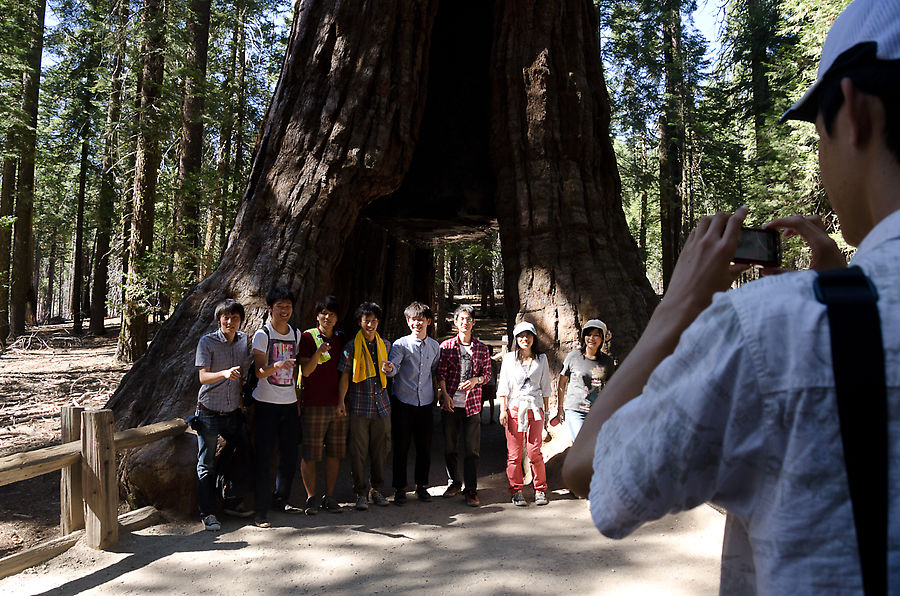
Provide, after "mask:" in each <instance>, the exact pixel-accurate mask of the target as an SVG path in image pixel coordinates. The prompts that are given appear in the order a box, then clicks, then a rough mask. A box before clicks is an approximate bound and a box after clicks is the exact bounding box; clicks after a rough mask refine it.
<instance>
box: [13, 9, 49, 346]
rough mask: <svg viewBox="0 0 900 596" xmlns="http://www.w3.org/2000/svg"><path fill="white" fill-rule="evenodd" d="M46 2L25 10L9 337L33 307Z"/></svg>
mask: <svg viewBox="0 0 900 596" xmlns="http://www.w3.org/2000/svg"><path fill="white" fill-rule="evenodd" d="M46 6H47V2H46V0H32V3H31V7H30V9H29V10H28V27H27V31H28V32H29V35H30V36H31V38H30V41H29V49H28V63H27V65H26V69H25V73H24V75H23V77H22V114H23V116H24V118H25V121H26V126H23V127H19V128H20V130H19V131H18V132H17V133H16V139H17V141H19V147H20V151H21V153H20V156H21V157H20V158H19V172H18V176H19V177H18V180H17V188H16V208H15V214H16V224H15V238H14V240H13V258H12V279H11V280H10V290H9V301H10V308H9V326H10V331H9V333H10V337H13V338H14V337H18V336H20V335H22V334H23V333H25V317H26V313H27V312H28V305H27V302H28V301H29V300H31V301H32V308H34V309H35V310H37V308H36V307H37V305H36V304H35V302H34V301H35V297H36V290H35V288H34V286H33V285H32V278H33V276H34V269H33V260H32V258H33V257H34V234H33V233H34V230H33V227H34V159H35V153H36V145H37V115H38V95H39V93H40V85H41V53H42V51H43V49H44V11H45V9H46Z"/></svg>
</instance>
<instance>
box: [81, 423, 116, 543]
mask: <svg viewBox="0 0 900 596" xmlns="http://www.w3.org/2000/svg"><path fill="white" fill-rule="evenodd" d="M81 421H82V424H81V432H82V434H81V461H82V468H81V470H82V485H83V491H84V503H85V505H86V511H85V520H84V521H85V542H87V545H88V546H90V547H92V548H97V549H106V548H109V547H111V546H114V545H115V544H116V543H117V542H118V540H119V522H118V516H117V513H118V506H119V492H118V490H117V486H116V447H115V440H114V435H113V413H112V410H93V411H87V412H83V413H82V414H81Z"/></svg>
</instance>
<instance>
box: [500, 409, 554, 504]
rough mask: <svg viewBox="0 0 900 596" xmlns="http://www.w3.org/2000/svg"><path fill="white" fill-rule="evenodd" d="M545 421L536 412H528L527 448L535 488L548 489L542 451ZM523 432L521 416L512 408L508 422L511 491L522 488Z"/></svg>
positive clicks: (508, 474) (507, 450) (507, 443)
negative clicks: (520, 422)
mask: <svg viewBox="0 0 900 596" xmlns="http://www.w3.org/2000/svg"><path fill="white" fill-rule="evenodd" d="M543 423H544V421H543V420H535V418H534V412H528V428H527V429H526V435H527V446H526V448H527V450H528V459H529V460H531V477H532V478H533V479H534V490H541V491H546V490H547V472H546V470H545V469H544V455H543V454H542V453H541V443H543V439H544V438H543V431H544V424H543ZM522 442H523V440H522V432H521V431H520V430H519V417H518V412H517V411H516V410H510V412H509V419H508V420H507V422H506V477H507V478H508V479H509V492H510V493H515V492H518V491H520V490H522V487H523V486H524V479H523V478H522V476H523V474H522Z"/></svg>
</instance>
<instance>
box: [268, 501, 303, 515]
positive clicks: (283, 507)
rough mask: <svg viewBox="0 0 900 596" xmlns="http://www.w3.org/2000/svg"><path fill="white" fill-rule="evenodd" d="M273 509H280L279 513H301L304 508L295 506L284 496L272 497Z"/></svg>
mask: <svg viewBox="0 0 900 596" xmlns="http://www.w3.org/2000/svg"><path fill="white" fill-rule="evenodd" d="M272 511H278V512H279V513H301V512H302V511H303V509H301V508H300V507H294V506H293V505H291V504H290V503H288V502H287V499H284V498H283V497H272Z"/></svg>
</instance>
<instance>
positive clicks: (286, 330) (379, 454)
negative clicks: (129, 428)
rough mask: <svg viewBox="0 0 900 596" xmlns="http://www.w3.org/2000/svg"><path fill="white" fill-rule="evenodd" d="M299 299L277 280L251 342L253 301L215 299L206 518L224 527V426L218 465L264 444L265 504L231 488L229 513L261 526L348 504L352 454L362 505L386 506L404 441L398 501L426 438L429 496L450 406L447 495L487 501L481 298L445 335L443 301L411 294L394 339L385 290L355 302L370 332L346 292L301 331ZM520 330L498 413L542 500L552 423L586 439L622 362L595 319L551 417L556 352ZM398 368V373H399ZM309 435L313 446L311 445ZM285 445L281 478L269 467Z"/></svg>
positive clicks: (205, 393)
mask: <svg viewBox="0 0 900 596" xmlns="http://www.w3.org/2000/svg"><path fill="white" fill-rule="evenodd" d="M293 305H294V296H293V294H292V293H291V292H290V291H289V290H288V289H287V288H283V287H276V288H273V289H272V290H271V291H270V292H269V293H268V294H267V295H266V307H267V309H268V320H267V321H266V322H265V324H264V325H263V326H262V327H261V328H260V329H259V330H258V331H256V333H255V334H254V335H253V338H252V342H251V346H250V347H252V351H251V350H250V349H249V348H248V339H247V336H246V335H245V334H244V333H243V332H241V331H240V328H241V325H242V323H243V321H244V308H243V306H242V305H241V304H240V303H239V302H237V301H235V300H230V299H229V300H225V301H223V302H222V303H220V304H219V305H218V306H217V308H216V310H215V319H216V322H217V324H218V329H217V330H216V331H213V332H212V333H208V334H206V335H204V336H203V337H202V338H201V339H200V342H199V344H198V346H197V353H196V360H195V364H196V366H197V367H198V369H199V375H200V383H201V387H200V392H199V396H198V400H197V410H196V416H195V418H194V420H193V426H194V428H195V429H196V431H197V437H198V448H199V454H198V460H197V481H198V486H197V502H198V507H199V509H200V515H201V518H202V520H203V524H204V527H205V528H206V529H207V530H218V529H219V528H220V524H219V522H218V520H217V518H216V515H215V513H216V493H217V488H218V489H220V490H221V489H222V484H221V480H222V476H221V475H217V474H216V446H217V441H218V437H219V436H221V437H222V438H223V439H225V441H226V442H227V444H228V445H229V446H230V449H228V450H225V451H224V452H223V454H222V455H221V456H220V461H219V467H220V469H222V468H227V467H230V463H229V462H228V461H223V460H222V458H225V459H228V458H230V457H233V454H235V453H238V454H239V453H241V452H243V453H245V454H247V453H252V454H253V456H252V459H253V470H254V472H253V476H254V478H253V481H254V488H253V493H254V501H253V510H250V509H247V508H246V507H245V506H244V505H243V504H242V501H241V499H240V498H239V497H231V498H226V499H225V503H224V512H225V513H226V514H229V515H236V516H241V517H250V516H251V515H252V516H254V517H255V521H254V523H255V525H257V526H259V527H269V525H270V523H269V521H268V516H267V514H268V512H269V510H274V511H282V512H284V511H288V512H301V511H302V512H305V513H306V514H308V515H314V514H316V513H317V512H318V511H319V510H324V511H328V512H332V513H340V512H341V511H342V507H341V505H340V504H339V503H338V501H337V500H336V499H335V497H334V490H335V485H336V484H337V478H338V472H339V469H340V463H341V460H342V459H343V458H344V457H349V459H350V470H351V474H352V479H353V490H354V493H355V496H356V505H355V506H356V509H357V510H360V511H363V510H366V509H368V507H369V504H370V503H372V504H374V505H377V506H385V505H388V504H389V501H388V499H387V498H386V497H385V495H384V485H385V482H384V467H385V460H386V459H387V457H388V454H389V453H390V452H391V449H392V447H393V462H392V464H393V465H392V469H393V479H392V484H393V489H394V495H393V502H394V503H395V504H396V505H403V504H404V503H406V501H407V488H408V478H407V462H408V456H409V448H410V444H411V443H415V447H416V460H415V466H414V473H413V475H414V478H413V480H414V482H415V494H416V497H417V498H418V499H419V500H420V501H423V502H428V501H431V498H432V497H431V494H430V493H429V491H428V485H429V468H430V463H431V443H432V432H433V424H432V408H434V407H435V406H439V407H440V408H441V422H442V424H441V426H442V429H443V433H444V460H445V464H446V471H447V476H448V484H447V487H446V489H445V490H444V492H443V496H444V497H448V498H449V497H453V496H456V495H458V494H462V495H463V496H464V498H465V501H466V504H467V505H470V506H472V507H478V506H479V505H480V501H479V498H478V478H477V477H478V459H479V453H480V446H481V407H482V388H483V386H484V385H485V384H487V383H489V382H490V381H491V356H490V350H489V349H488V347H487V346H486V345H485V344H484V343H482V342H480V341H478V340H477V339H475V338H474V337H473V335H472V330H473V328H474V326H475V317H474V314H473V309H472V308H471V307H469V306H461V307H459V308H458V309H456V312H455V313H454V315H453V320H454V324H455V326H456V334H455V335H454V336H453V337H451V338H450V339H447V340H446V341H444V342H443V343H441V344H438V342H437V341H435V340H434V339H433V338H431V337H429V336H428V329H429V328H430V326H431V323H432V321H433V319H434V315H433V313H432V311H431V309H430V308H429V307H428V306H426V305H425V304H422V303H421V302H413V303H411V304H410V305H409V306H408V307H406V309H405V310H404V313H403V314H404V316H405V317H406V322H407V324H408V326H409V329H410V333H409V335H406V336H403V337H401V338H399V339H397V340H396V341H395V342H394V343H393V344H391V342H389V341H387V340H385V339H384V338H382V337H381V336H380V335H379V333H378V325H379V322H380V320H381V317H382V311H381V308H380V307H379V306H378V305H377V304H375V303H373V302H363V303H362V304H360V305H359V306H358V307H357V309H356V312H355V314H354V319H355V321H356V323H357V324H358V326H359V330H358V331H357V333H356V335H355V336H354V337H353V338H347V337H345V336H344V334H343V333H341V332H340V331H337V329H336V325H337V322H338V316H337V312H338V309H339V306H338V303H337V300H336V298H335V297H334V296H327V297H325V298H323V299H321V300H320V301H319V302H318V303H317V304H316V307H315V313H316V325H315V326H314V327H311V328H310V329H307V330H306V331H303V332H299V331H298V330H296V329H294V328H293V327H292V326H291V325H290V323H289V321H290V319H291V316H292V314H293ZM513 335H514V336H515V342H514V346H513V350H512V351H511V352H509V353H507V354H505V355H504V357H503V361H502V365H501V368H500V375H499V379H497V382H496V384H497V397H498V399H499V402H500V422H501V424H503V426H504V427H505V429H506V443H507V467H506V470H507V477H508V480H509V491H510V494H511V496H512V502H513V503H514V504H515V505H517V506H525V505H527V502H526V500H525V497H524V495H523V488H524V478H523V470H522V456H523V450H527V453H528V458H529V461H530V465H531V471H532V478H533V483H534V491H535V493H534V494H535V496H534V502H535V504H536V505H546V504H547V502H548V498H547V478H546V473H545V470H544V459H543V455H542V454H541V444H542V438H543V431H544V430H545V429H546V428H547V425H548V423H555V422H556V421H557V420H558V421H559V422H563V421H565V422H566V424H567V426H568V429H569V431H570V434H571V436H572V439H573V440H574V438H575V436H576V435H577V433H578V429H579V428H580V426H581V421H583V420H584V416H585V414H586V413H587V411H588V410H589V409H590V406H591V404H592V403H593V401H594V399H595V398H596V396H597V394H598V393H599V391H600V390H601V389H602V386H603V384H604V383H605V382H606V380H607V379H608V378H609V376H610V375H611V374H612V371H613V363H612V360H611V359H610V358H609V356H607V355H606V354H603V353H602V352H601V347H602V346H603V343H604V341H605V339H606V337H607V329H606V325H604V324H603V323H602V322H601V321H599V320H591V321H588V322H587V323H586V324H585V325H584V328H583V330H582V345H581V349H578V350H573V351H572V352H571V353H570V354H569V355H568V356H567V357H566V359H565V362H564V365H563V370H562V373H561V377H560V382H559V402H558V403H559V404H560V407H559V408H558V409H557V414H556V415H555V416H554V417H553V419H552V420H548V418H549V416H548V409H549V403H548V402H549V399H550V393H551V388H550V369H549V366H548V363H547V356H546V354H544V353H543V352H542V351H541V350H540V349H539V347H538V345H537V343H536V337H537V333H536V330H535V328H534V325H532V324H531V323H528V322H521V323H519V324H518V325H516V327H515V328H514V330H513ZM251 362H252V366H253V369H254V372H252V373H251V372H250V370H249V369H250V366H251ZM250 375H253V376H254V377H255V379H256V386H255V388H253V389H252V400H250V401H251V403H252V404H253V406H252V421H251V425H250V426H251V429H250V430H251V432H252V436H253V440H252V446H251V439H250V434H251V432H248V429H247V427H246V425H245V423H244V413H245V411H246V407H245V406H246V405H247V404H242V399H241V396H242V390H244V393H247V391H246V383H245V380H246V379H247V378H248V376H250ZM388 379H392V381H391V383H390V384H389V383H388ZM301 388H302V389H301ZM298 389H300V390H298ZM298 393H299V395H300V398H299V399H298ZM563 404H565V408H563V407H562V405H563ZM460 442H461V443H462V451H463V469H462V475H460V473H459V472H460V471H459V454H458V449H457V447H458V444H459V443H460ZM298 444H302V453H300V454H298V451H299V449H298ZM276 449H277V452H278V469H277V470H276V471H275V472H276V473H275V486H274V490H273V488H272V481H271V470H270V466H271V464H272V461H273V456H274V454H275V450H276ZM298 455H299V458H300V462H299V469H300V473H301V478H302V482H303V486H304V488H305V490H306V494H307V499H306V503H305V506H304V507H294V506H292V505H291V504H290V503H289V502H288V498H289V496H290V490H291V484H292V483H293V480H294V474H295V473H296V470H297V467H298V465H297V460H298ZM323 458H324V460H325V461H324V471H325V479H324V480H325V481H324V494H322V493H320V492H317V490H316V467H317V464H318V463H319V462H321V461H322V459H323ZM367 468H368V475H367V474H366V471H367ZM217 478H218V479H219V482H218V483H217Z"/></svg>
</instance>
